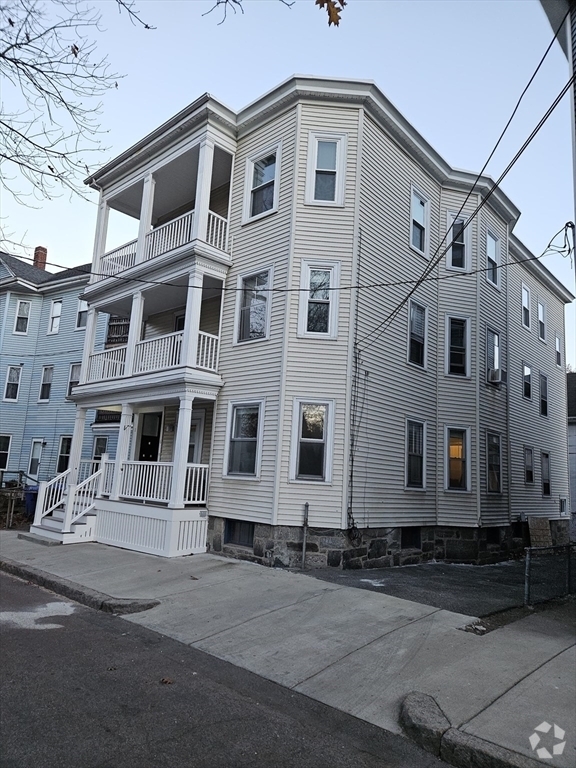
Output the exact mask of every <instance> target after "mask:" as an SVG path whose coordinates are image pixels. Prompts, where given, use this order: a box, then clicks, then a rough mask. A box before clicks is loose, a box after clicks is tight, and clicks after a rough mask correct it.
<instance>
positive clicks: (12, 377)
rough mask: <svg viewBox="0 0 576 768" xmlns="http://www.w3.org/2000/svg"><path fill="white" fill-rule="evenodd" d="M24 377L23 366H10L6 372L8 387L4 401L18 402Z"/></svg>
mask: <svg viewBox="0 0 576 768" xmlns="http://www.w3.org/2000/svg"><path fill="white" fill-rule="evenodd" d="M21 375H22V366H20V365H9V366H8V371H7V372H6V386H5V388H4V400H13V401H14V402H15V401H16V400H18V390H19V389H20V377H21Z"/></svg>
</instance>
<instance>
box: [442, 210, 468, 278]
mask: <svg viewBox="0 0 576 768" xmlns="http://www.w3.org/2000/svg"><path fill="white" fill-rule="evenodd" d="M449 223H450V229H449V232H448V242H449V244H450V248H449V250H448V258H447V267H448V269H458V270H462V271H465V270H466V269H468V261H467V259H468V254H467V251H468V248H467V242H466V241H467V239H468V237H467V235H468V230H467V229H466V219H465V218H464V217H463V216H458V217H456V216H455V215H454V214H449Z"/></svg>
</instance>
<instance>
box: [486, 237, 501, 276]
mask: <svg viewBox="0 0 576 768" xmlns="http://www.w3.org/2000/svg"><path fill="white" fill-rule="evenodd" d="M486 267H487V269H486V279H487V280H488V282H490V283H492V285H496V286H498V285H499V279H500V269H499V267H500V240H498V238H497V237H494V235H492V234H490V232H488V233H487V235H486Z"/></svg>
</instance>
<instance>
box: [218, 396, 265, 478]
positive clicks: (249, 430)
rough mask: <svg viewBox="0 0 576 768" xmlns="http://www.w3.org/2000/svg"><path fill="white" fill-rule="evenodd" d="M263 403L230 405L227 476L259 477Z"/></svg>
mask: <svg viewBox="0 0 576 768" xmlns="http://www.w3.org/2000/svg"><path fill="white" fill-rule="evenodd" d="M262 406H263V401H261V400H258V401H253V402H242V403H234V402H231V403H229V410H228V445H227V448H228V455H227V457H226V459H227V463H226V467H227V475H238V476H245V477H257V476H258V475H259V471H260V470H259V468H260V453H261V443H262Z"/></svg>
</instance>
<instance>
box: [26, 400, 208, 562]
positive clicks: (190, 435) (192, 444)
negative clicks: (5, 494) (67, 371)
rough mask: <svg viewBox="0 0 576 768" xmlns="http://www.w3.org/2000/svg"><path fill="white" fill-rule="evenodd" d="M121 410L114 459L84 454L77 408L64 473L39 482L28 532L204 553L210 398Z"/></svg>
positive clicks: (170, 553) (167, 552)
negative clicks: (69, 452)
mask: <svg viewBox="0 0 576 768" xmlns="http://www.w3.org/2000/svg"><path fill="white" fill-rule="evenodd" d="M117 409H120V413H121V416H120V428H119V438H118V447H117V450H116V456H109V455H108V454H104V455H103V456H102V458H101V460H100V461H94V460H93V459H86V458H83V457H82V456H81V448H82V443H83V435H84V428H85V422H86V412H87V410H88V409H87V408H85V407H83V406H82V407H78V408H77V414H76V425H75V430H74V436H73V440H72V448H71V454H70V465H69V467H68V469H67V470H66V471H65V472H63V473H61V474H60V475H58V476H56V477H55V478H53V479H52V480H51V481H49V482H47V483H41V485H40V488H39V495H38V504H37V508H36V516H35V520H34V524H33V526H32V528H31V532H33V533H37V534H39V535H42V536H45V537H47V538H53V539H57V540H59V541H61V542H62V543H74V542H75V541H86V540H92V541H100V542H103V543H106V544H112V545H115V546H120V547H124V548H126V549H134V550H137V551H141V552H149V553H152V554H158V555H163V556H165V557H174V556H178V555H185V554H192V553H199V552H205V551H206V532H207V524H208V512H207V506H206V505H207V499H208V489H209V480H210V436H211V432H212V420H213V412H214V400H212V399H208V398H207V397H206V396H205V394H204V395H203V397H202V398H200V397H195V396H194V394H193V393H188V392H186V393H182V394H181V395H180V396H179V397H178V398H174V397H172V398H167V399H165V400H164V401H161V402H157V403H150V402H139V403H124V404H123V405H121V406H120V405H118V406H114V405H106V406H104V407H101V408H100V410H109V411H111V412H113V411H114V410H117Z"/></svg>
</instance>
